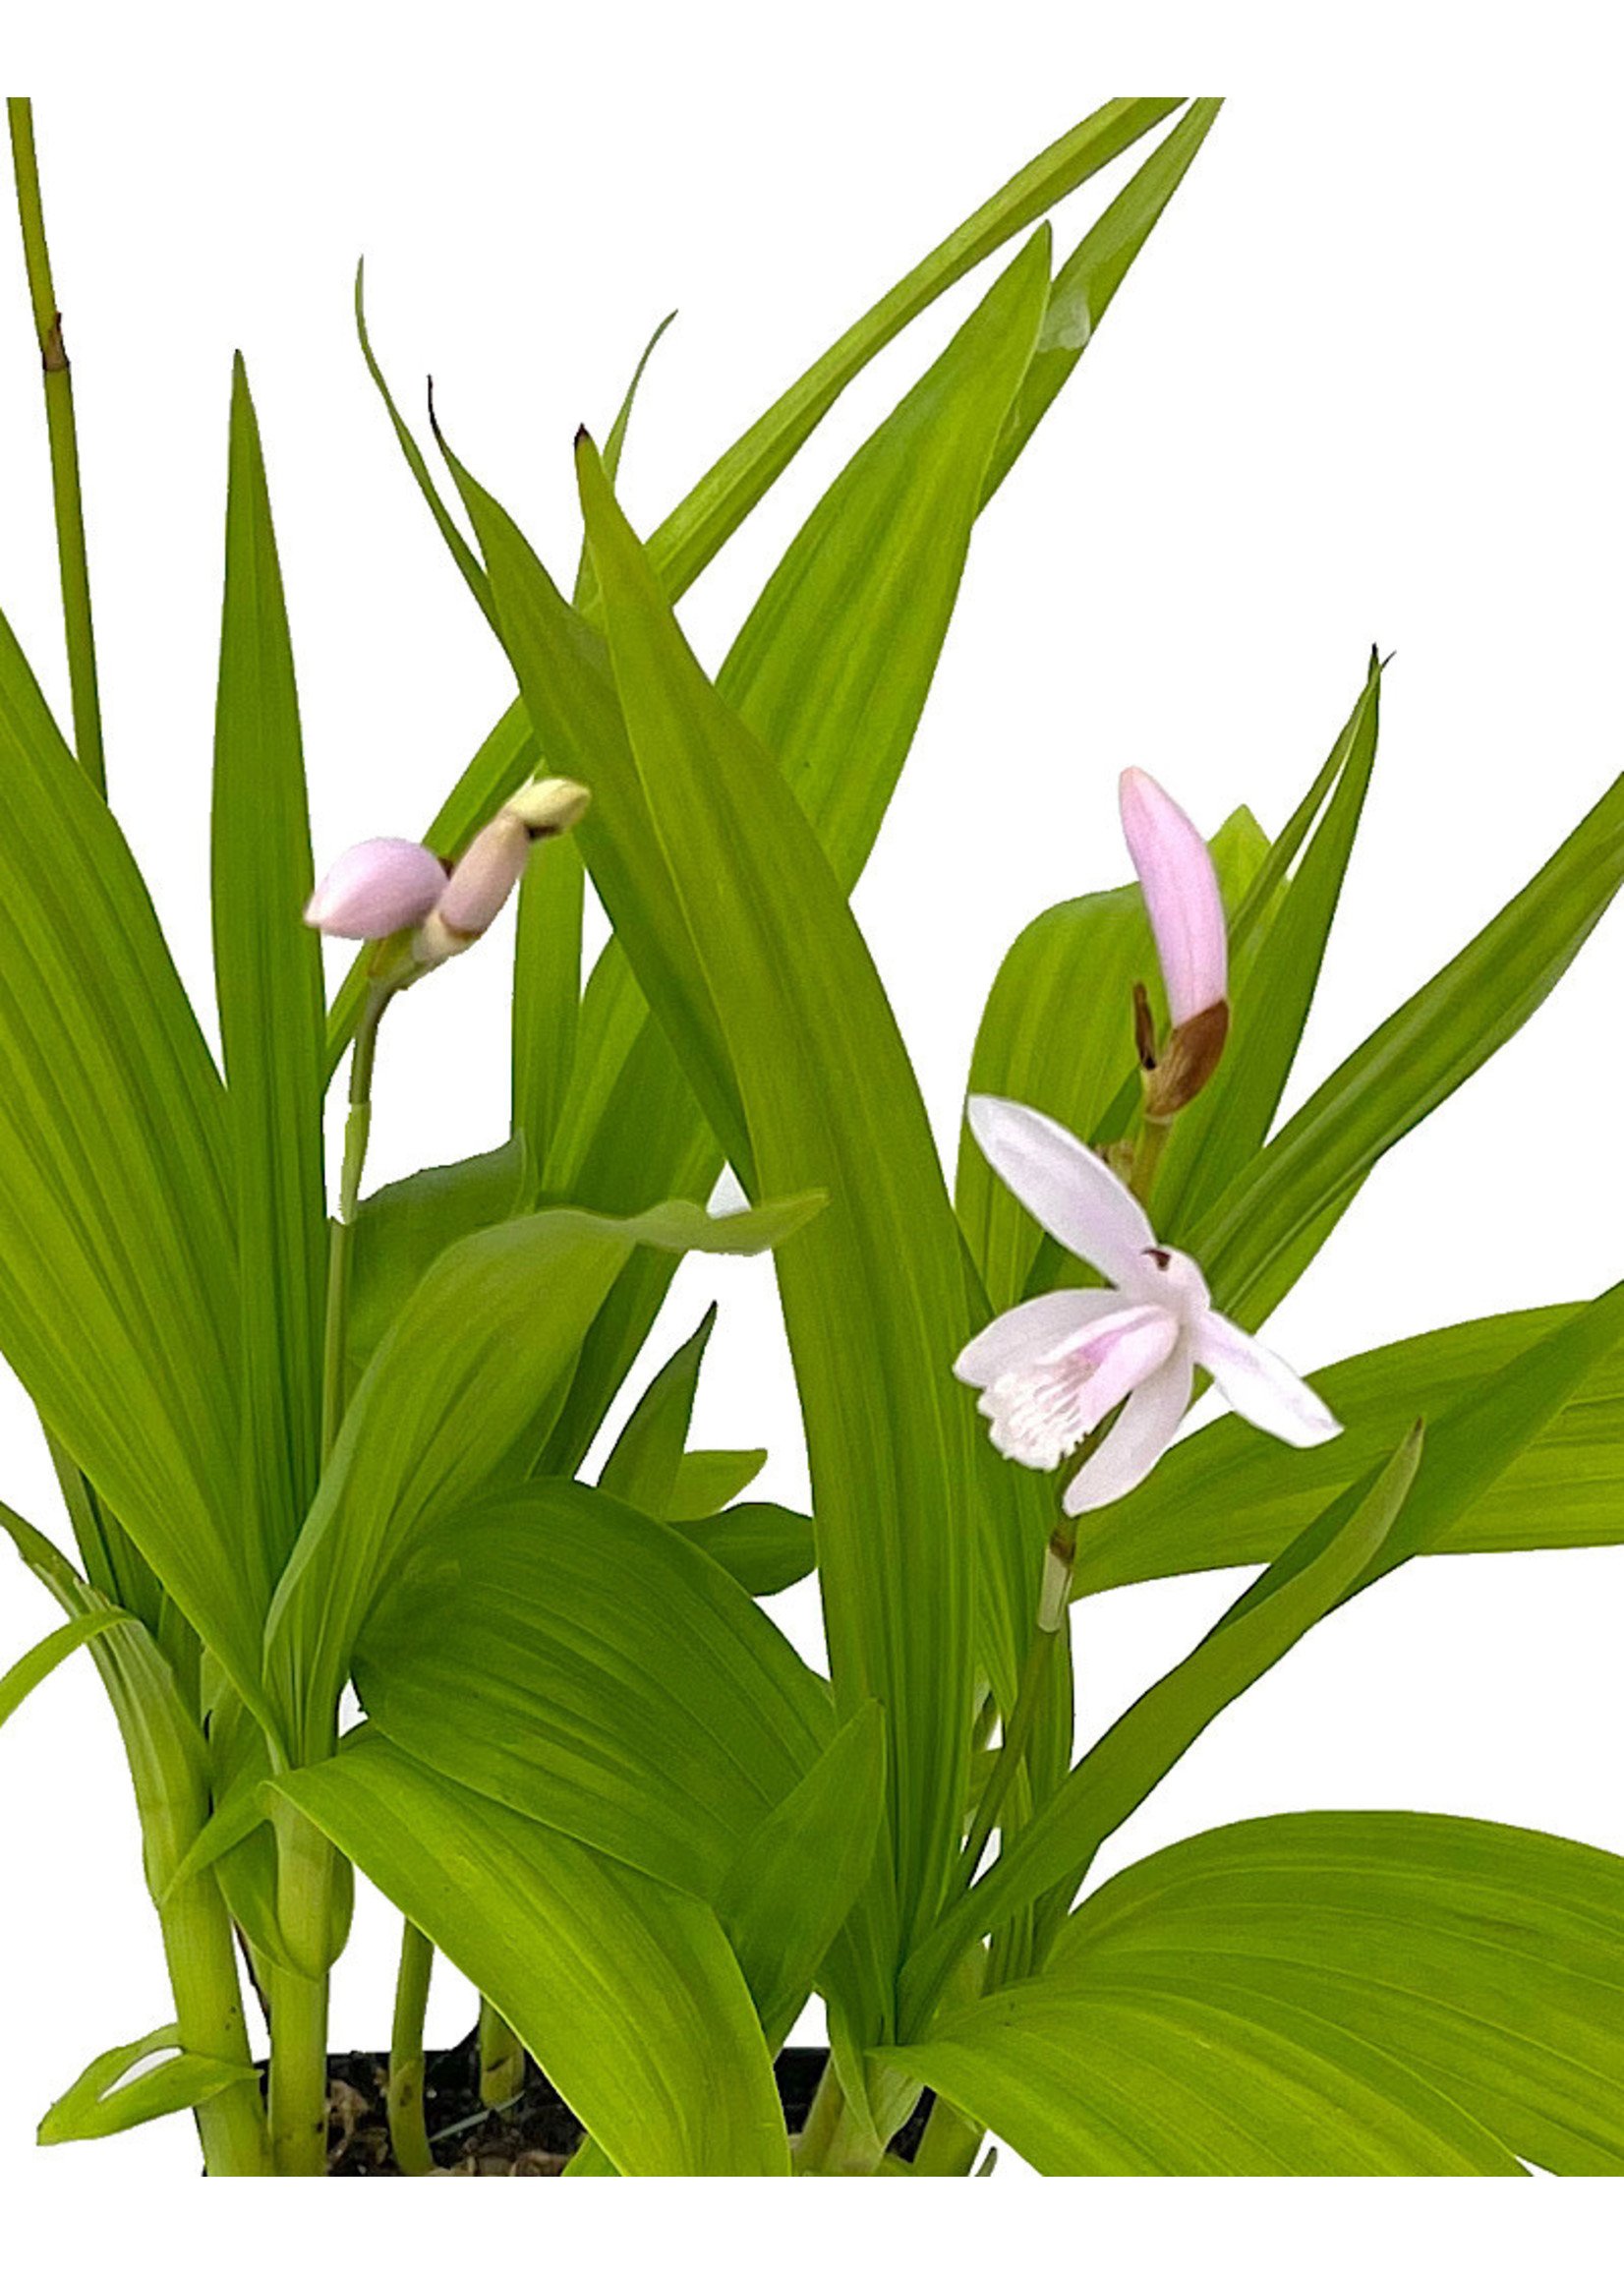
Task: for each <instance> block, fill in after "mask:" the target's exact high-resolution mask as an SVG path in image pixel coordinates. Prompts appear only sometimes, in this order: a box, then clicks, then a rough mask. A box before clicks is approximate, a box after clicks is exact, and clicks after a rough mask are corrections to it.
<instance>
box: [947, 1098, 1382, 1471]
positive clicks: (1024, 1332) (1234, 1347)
mask: <svg viewBox="0 0 1624 2274" xmlns="http://www.w3.org/2000/svg"><path fill="white" fill-rule="evenodd" d="M968 1116H969V1124H970V1128H971V1130H972V1132H973V1133H974V1136H975V1139H976V1142H977V1143H978V1144H979V1145H980V1147H981V1149H982V1151H983V1152H984V1153H985V1154H986V1156H987V1159H988V1160H989V1161H990V1163H991V1164H992V1166H993V1168H994V1169H995V1170H996V1171H997V1172H998V1174H999V1176H1000V1177H1002V1179H1003V1180H1004V1182H1005V1184H1007V1185H1008V1186H1009V1188H1010V1190H1011V1192H1012V1193H1014V1194H1015V1197H1016V1199H1017V1200H1019V1201H1020V1202H1021V1204H1022V1206H1024V1207H1025V1208H1027V1209H1028V1210H1029V1211H1030V1213H1031V1214H1032V1215H1033V1216H1034V1217H1035V1218H1036V1219H1037V1221H1038V1222H1039V1223H1040V1224H1041V1225H1042V1226H1043V1229H1044V1230H1045V1231H1046V1232H1047V1233H1049V1235H1050V1236H1051V1238H1053V1239H1055V1240H1058V1241H1059V1242H1060V1244H1061V1246H1062V1247H1064V1248H1066V1249H1068V1250H1069V1251H1070V1253H1071V1254H1073V1255H1075V1256H1077V1257H1079V1258H1080V1259H1081V1260H1082V1261H1083V1262H1085V1263H1088V1264H1091V1265H1092V1267H1093V1268H1094V1269H1095V1270H1096V1271H1098V1272H1099V1273H1100V1274H1101V1275H1102V1276H1103V1277H1104V1278H1106V1279H1109V1280H1110V1282H1111V1285H1110V1286H1109V1287H1089V1288H1061V1289H1057V1290H1056V1292H1055V1293H1054V1294H1052V1295H1039V1296H1035V1297H1034V1298H1033V1299H1032V1301H1031V1302H1029V1303H1021V1304H1017V1305H1016V1307H1015V1310H1013V1311H1007V1312H1003V1314H1002V1315H1001V1316H1000V1317H998V1318H995V1319H994V1320H993V1321H992V1323H991V1325H989V1326H986V1327H983V1329H982V1330H981V1332H980V1333H979V1334H978V1335H977V1336H976V1337H975V1339H974V1340H973V1341H972V1342H970V1343H968V1344H966V1346H965V1348H964V1349H963V1350H962V1351H961V1352H960V1353H959V1355H958V1358H957V1362H956V1363H955V1366H954V1371H955V1373H956V1374H957V1376H958V1378H959V1380H960V1381H964V1382H969V1383H970V1384H972V1385H973V1386H974V1387H975V1388H977V1389H979V1390H980V1391H981V1393H982V1395H981V1398H980V1401H979V1402H980V1411H981V1412H982V1413H983V1414H984V1415H985V1416H986V1417H987V1419H988V1421H989V1422H990V1423H991V1425H992V1429H991V1434H992V1441H993V1443H994V1444H995V1445H996V1446H997V1448H998V1450H999V1451H1000V1452H1001V1453H1002V1454H1004V1456H1005V1457H1006V1459H1008V1460H1012V1461H1018V1462H1020V1464H1021V1465H1022V1467H1024V1468H1028V1469H1054V1468H1056V1467H1058V1466H1059V1464H1060V1463H1061V1462H1062V1461H1063V1460H1064V1459H1065V1458H1066V1457H1067V1455H1068V1454H1069V1453H1072V1452H1074V1451H1075V1449H1076V1447H1077V1446H1078V1445H1079V1444H1081V1442H1082V1440H1083V1438H1084V1437H1086V1436H1087V1435H1088V1433H1089V1431H1090V1430H1092V1429H1097V1428H1098V1427H1099V1425H1100V1423H1101V1422H1103V1421H1104V1420H1105V1419H1106V1417H1107V1416H1108V1415H1109V1414H1111V1413H1113V1412H1116V1411H1117V1409H1118V1408H1119V1407H1120V1408H1121V1412H1120V1413H1118V1416H1117V1421H1116V1425H1115V1427H1114V1428H1113V1429H1112V1430H1111V1432H1110V1434H1109V1435H1108V1436H1107V1437H1106V1438H1105V1440H1104V1442H1103V1443H1102V1444H1101V1445H1099V1446H1098V1447H1097V1448H1096V1450H1095V1451H1094V1452H1093V1453H1092V1454H1090V1456H1089V1458H1088V1459H1087V1460H1086V1461H1085V1462H1084V1463H1083V1465H1082V1467H1081V1468H1080V1469H1079V1470H1078V1472H1077V1474H1076V1476H1075V1477H1073V1480H1072V1482H1071V1484H1070V1485H1069V1486H1068V1487H1067V1490H1066V1497H1065V1502H1064V1505H1065V1509H1066V1513H1067V1514H1068V1515H1069V1516H1078V1515H1082V1514H1084V1513H1085V1512H1086V1511H1087V1510H1089V1509H1092V1508H1103V1507H1106V1506H1107V1505H1108V1504H1109V1503H1110V1502H1111V1501H1113V1500H1120V1499H1122V1498H1123V1497H1124V1495H1125V1494H1126V1493H1129V1492H1131V1490H1132V1489H1133V1487H1134V1486H1135V1485H1138V1484H1140V1483H1142V1481H1143V1480H1144V1479H1145V1478H1146V1477H1147V1476H1148V1475H1149V1474H1150V1472H1151V1470H1152V1469H1153V1468H1154V1467H1155V1465H1156V1463H1157V1462H1158V1461H1159V1460H1160V1459H1161V1457H1162V1455H1163V1453H1165V1452H1166V1451H1167V1449H1168V1447H1169V1446H1170V1445H1171V1444H1172V1442H1173V1440H1174V1438H1175V1437H1176V1436H1177V1434H1178V1431H1179V1425H1180V1424H1181V1422H1182V1421H1183V1420H1184V1417H1185V1413H1186V1410H1187V1408H1188V1407H1189V1393H1190V1387H1191V1384H1192V1382H1193V1380H1194V1376H1195V1369H1196V1368H1197V1367H1203V1368H1204V1369H1205V1370H1206V1371H1207V1372H1208V1373H1209V1374H1211V1376H1212V1378H1213V1380H1214V1381H1215V1382H1216V1383H1217V1385H1218V1387H1219V1389H1220V1390H1221V1391H1222V1392H1223V1394H1224V1396H1225V1397H1226V1398H1227V1399H1228V1400H1229V1402H1230V1404H1231V1405H1232V1406H1233V1407H1234V1408H1235V1410H1236V1412H1237V1413H1238V1414H1240V1415H1242V1416H1243V1417H1244V1419H1246V1420H1247V1421H1248V1422H1250V1423H1252V1424H1253V1425H1254V1426H1255V1427H1256V1428H1258V1429H1267V1430H1268V1431H1269V1433H1270V1434H1271V1435H1273V1436H1277V1437H1281V1438H1283V1439H1284V1440H1285V1442H1286V1443H1287V1444H1289V1445H1301V1446H1307V1445H1320V1444H1324V1443H1325V1442H1326V1441H1327V1440H1328V1439H1330V1438H1331V1437H1334V1436H1336V1435H1338V1434H1339V1433H1340V1431H1341V1428H1342V1425H1341V1423H1340V1422H1339V1421H1338V1420H1337V1419H1336V1417H1335V1415H1334V1414H1333V1413H1331V1411H1330V1409H1329V1408H1328V1407H1327V1406H1326V1405H1325V1404H1324V1403H1323V1402H1322V1401H1321V1400H1320V1399H1319V1398H1318V1397H1316V1396H1315V1394H1314V1392H1313V1391H1312V1390H1311V1389H1310V1388H1309V1387H1308V1385H1307V1383H1306V1382H1305V1381H1304V1380H1303V1379H1302V1377H1301V1376H1300V1375H1298V1374H1297V1373H1295V1372H1294V1371H1293V1370H1292V1369H1291V1368H1290V1367H1289V1366H1287V1364H1286V1363H1285V1361H1284V1360H1283V1359H1279V1358H1276V1357H1275V1356H1274V1354H1273V1353H1272V1352H1271V1351H1267V1350H1265V1349H1264V1348H1263V1347H1262V1345H1261V1344H1260V1343H1258V1342H1256V1341H1254V1339H1253V1338H1252V1336H1250V1335H1249V1334H1247V1332H1246V1331H1245V1330H1244V1329H1243V1328H1241V1327H1239V1326H1237V1325H1236V1324H1235V1322H1234V1320H1233V1319H1229V1318H1225V1317H1223V1316H1222V1315H1221V1313H1220V1312H1216V1311H1214V1310H1213V1308H1212V1298H1211V1296H1210V1295H1209V1294H1208V1292H1207V1284H1206V1281H1205V1280H1204V1279H1203V1278H1202V1276H1201V1272H1200V1267H1199V1265H1198V1264H1196V1263H1195V1262H1194V1261H1193V1260H1192V1258H1191V1257H1190V1256H1189V1255H1186V1254H1181V1253H1180V1251H1179V1250H1178V1249H1176V1248H1164V1247H1162V1246H1161V1245H1160V1244H1159V1243H1158V1241H1157V1239H1156V1235H1155V1232H1154V1231H1153V1229H1152V1228H1151V1223H1150V1219H1149V1217H1148V1216H1147V1215H1146V1214H1145V1212H1144V1210H1143V1208H1142V1207H1141V1206H1140V1205H1139V1203H1138V1201H1137V1200H1136V1199H1135V1198H1134V1197H1133V1195H1132V1194H1131V1192H1130V1191H1129V1190H1128V1188H1127V1186H1126V1185H1124V1184H1123V1182H1122V1181H1121V1179H1120V1178H1119V1177H1117V1176H1116V1175H1114V1174H1113V1172H1112V1171H1111V1170H1110V1169H1109V1168H1107V1166H1106V1164H1105V1163H1104V1161H1102V1160H1101V1159H1100V1158H1099V1156H1098V1154H1097V1153H1094V1152H1091V1151H1090V1150H1089V1148H1088V1147H1087V1146H1086V1145H1085V1144H1083V1143H1081V1142H1080V1140H1079V1139H1078V1138H1076V1137H1073V1135H1072V1133H1071V1131H1070V1130H1067V1129H1063V1128H1062V1127H1061V1126H1060V1124H1059V1123H1058V1122H1055V1121H1051V1120H1050V1119H1049V1117H1048V1116H1047V1115H1046V1114H1041V1113H1038V1112H1036V1111H1034V1109H1033V1108H1032V1107H1031V1106H1026V1105H1016V1104H1015V1103H1014V1102H1013V1101H1012V1100H1011V1099H1009V1098H1001V1097H972V1098H971V1099H970V1101H969V1107H968Z"/></svg>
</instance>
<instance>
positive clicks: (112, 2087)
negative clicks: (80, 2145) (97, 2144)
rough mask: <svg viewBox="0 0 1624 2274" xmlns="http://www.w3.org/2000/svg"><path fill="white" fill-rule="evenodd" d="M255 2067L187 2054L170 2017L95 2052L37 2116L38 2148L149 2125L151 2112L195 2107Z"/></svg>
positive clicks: (247, 2077) (248, 2077) (249, 2076)
mask: <svg viewBox="0 0 1624 2274" xmlns="http://www.w3.org/2000/svg"><path fill="white" fill-rule="evenodd" d="M160 2053H163V2054H168V2055H169V2056H170V2058H169V2059H168V2060H164V2061H159V2062H158V2063H157V2065H156V2066H155V2067H154V2068H151V2069H146V2070H143V2071H142V2073H141V2075H139V2076H136V2077H131V2078H130V2081H129V2082H128V2083H126V2082H123V2081H121V2080H122V2079H124V2078H125V2077H127V2076H128V2075H129V2071H130V2070H132V2069H134V2068H136V2067H137V2065H138V2064H139V2063H141V2062H143V2061H150V2060H151V2059H152V2057H153V2056H154V2055H155V2054H160ZM255 2080H256V2079H255V2071H254V2070H253V2069H252V2068H250V2067H249V2066H248V2065H247V2064H246V2063H237V2062H231V2061H220V2060H216V2059H214V2058H212V2057H211V2056H209V2055H207V2054H203V2053H187V2052H185V2051H183V2050H182V2047H181V2033H180V2030H179V2029H178V2028H177V2027H176V2026H175V2024H174V2023H173V2022H170V2023H169V2024H168V2026H167V2027H166V2028H163V2029H154V2030H152V2031H150V2032H149V2034H148V2035H147V2036H145V2037H138V2038H137V2039H136V2041H135V2043H134V2044H132V2045H115V2046H113V2047H112V2048H111V2050H110V2051H109V2052H106V2053H101V2054H98V2055H97V2056H96V2058H95V2060H94V2061H92V2062H91V2063H90V2064H89V2066H88V2068H87V2069H86V2070H85V2071H84V2073H83V2074H82V2075H81V2076H79V2077H78V2078H77V2079H76V2080H75V2082H74V2083H72V2084H71V2085H70V2086H69V2087H68V2089H67V2091H66V2092H65V2093H64V2094H63V2095H62V2097H61V2099H60V2100H57V2101H53V2103H52V2104H51V2106H50V2108H49V2109H47V2110H46V2112H45V2114H44V2116H43V2117H41V2118H40V2120H39V2134H38V2137H39V2144H40V2146H41V2147H58V2146H60V2145H61V2144H62V2142H63V2141H65V2140H74V2139H110V2138H111V2137H112V2135H113V2133H114V2132H118V2131H128V2130H129V2129H130V2128H131V2126H132V2125H138V2124H150V2123H151V2122H152V2120H153V2118H154V2117H159V2116H175V2115H177V2114H178V2113H179V2112H180V2111H181V2110H182V2109H187V2108H197V2107H198V2106H199V2105H200V2104H201V2103H202V2102H203V2101H205V2100H212V2099H213V2097H214V2095H215V2094H216V2093H218V2092H224V2091H226V2090H227V2088H228V2087H229V2086H231V2085H233V2084H243V2083H252V2082H254V2081H255Z"/></svg>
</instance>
